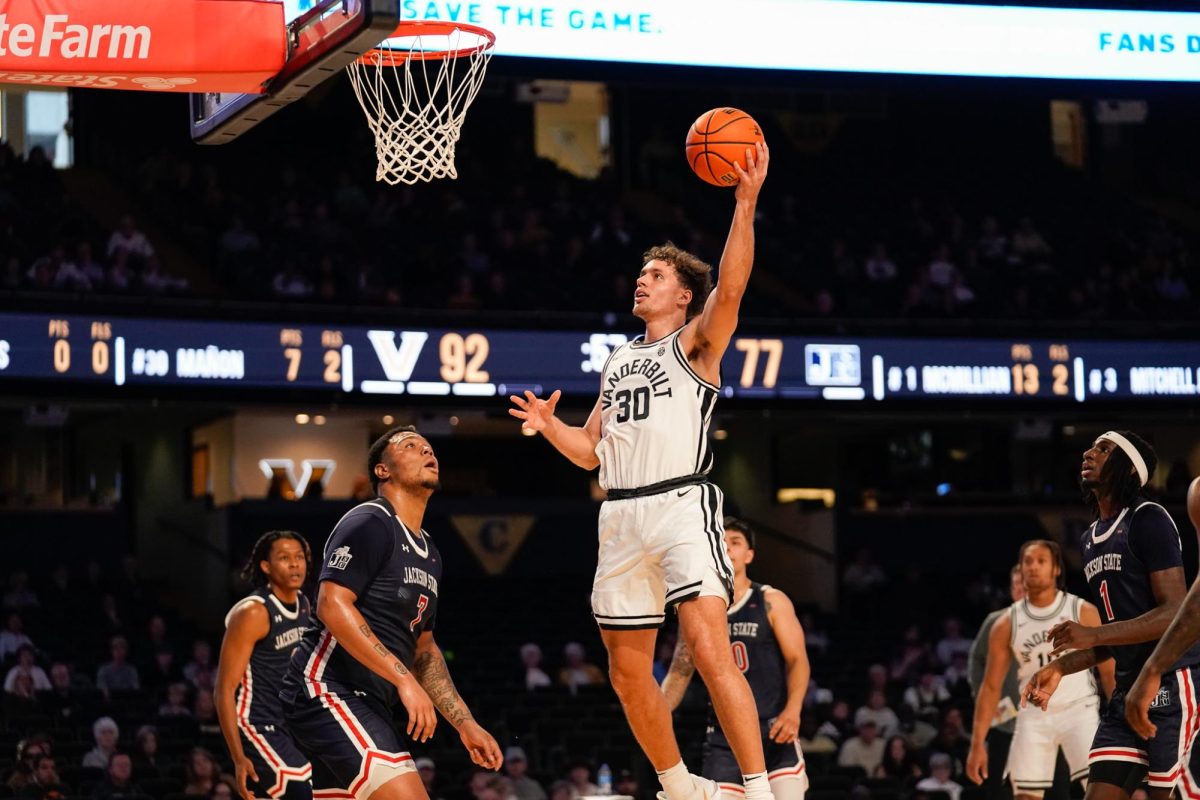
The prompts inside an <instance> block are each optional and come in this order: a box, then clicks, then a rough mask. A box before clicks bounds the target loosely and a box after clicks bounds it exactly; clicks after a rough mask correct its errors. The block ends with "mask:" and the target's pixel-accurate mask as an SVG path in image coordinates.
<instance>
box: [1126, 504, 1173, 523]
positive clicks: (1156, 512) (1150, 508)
mask: <svg viewBox="0 0 1200 800" xmlns="http://www.w3.org/2000/svg"><path fill="white" fill-rule="evenodd" d="M1129 521H1130V524H1132V523H1134V522H1138V523H1155V522H1162V523H1169V524H1170V526H1171V527H1172V528H1175V529H1176V530H1178V526H1176V525H1175V519H1174V517H1172V516H1171V513H1170V512H1169V511H1167V510H1166V509H1165V508H1163V507H1162V506H1161V505H1159V504H1158V503H1155V502H1154V501H1153V500H1142V501H1141V502H1139V503H1138V504H1136V505H1135V506H1134V507H1133V510H1132V511H1131V512H1130V514H1129Z"/></svg>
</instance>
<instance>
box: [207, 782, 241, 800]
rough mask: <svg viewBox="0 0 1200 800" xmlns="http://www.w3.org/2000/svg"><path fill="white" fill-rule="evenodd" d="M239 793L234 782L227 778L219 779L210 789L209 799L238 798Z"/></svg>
mask: <svg viewBox="0 0 1200 800" xmlns="http://www.w3.org/2000/svg"><path fill="white" fill-rule="evenodd" d="M237 798H238V793H237V791H236V790H235V789H234V788H233V784H232V783H230V782H229V781H227V780H219V781H217V782H216V783H214V784H213V787H212V789H210V790H209V791H208V800H237Z"/></svg>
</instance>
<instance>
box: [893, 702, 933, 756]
mask: <svg viewBox="0 0 1200 800" xmlns="http://www.w3.org/2000/svg"><path fill="white" fill-rule="evenodd" d="M898 716H899V717H900V731H899V733H900V735H901V736H903V737H904V741H906V742H908V747H909V749H910V750H912V751H913V752H918V751H921V750H924V749H925V748H926V747H927V746H928V745H929V743H930V742H932V741H933V740H934V739H936V738H937V735H938V729H937V728H935V727H934V726H933V725H930V724H929V723H928V722H926V721H925V720H923V719H921V718H920V717H918V716H917V712H916V711H913V710H912V707H911V706H907V705H901V706H900V712H899V714H898Z"/></svg>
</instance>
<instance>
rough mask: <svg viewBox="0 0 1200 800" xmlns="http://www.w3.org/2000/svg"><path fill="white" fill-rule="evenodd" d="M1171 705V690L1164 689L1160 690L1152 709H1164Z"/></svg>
mask: <svg viewBox="0 0 1200 800" xmlns="http://www.w3.org/2000/svg"><path fill="white" fill-rule="evenodd" d="M1169 705H1171V690H1170V689H1165V688H1164V689H1159V690H1158V694H1156V695H1155V696H1154V702H1153V703H1151V704H1150V707H1151V708H1162V707H1163V706H1169Z"/></svg>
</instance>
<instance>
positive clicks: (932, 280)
mask: <svg viewBox="0 0 1200 800" xmlns="http://www.w3.org/2000/svg"><path fill="white" fill-rule="evenodd" d="M925 274H926V277H927V280H928V281H929V284H930V285H931V286H933V287H934V288H935V289H938V290H945V289H949V288H950V287H951V286H953V285H954V279H955V276H957V275H958V267H956V266H954V264H953V262H951V261H950V246H949V245H947V244H945V243H942V244H940V245H938V247H937V250H935V251H934V254H933V260H932V261H930V262H929V266H928V267H926V268H925Z"/></svg>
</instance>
